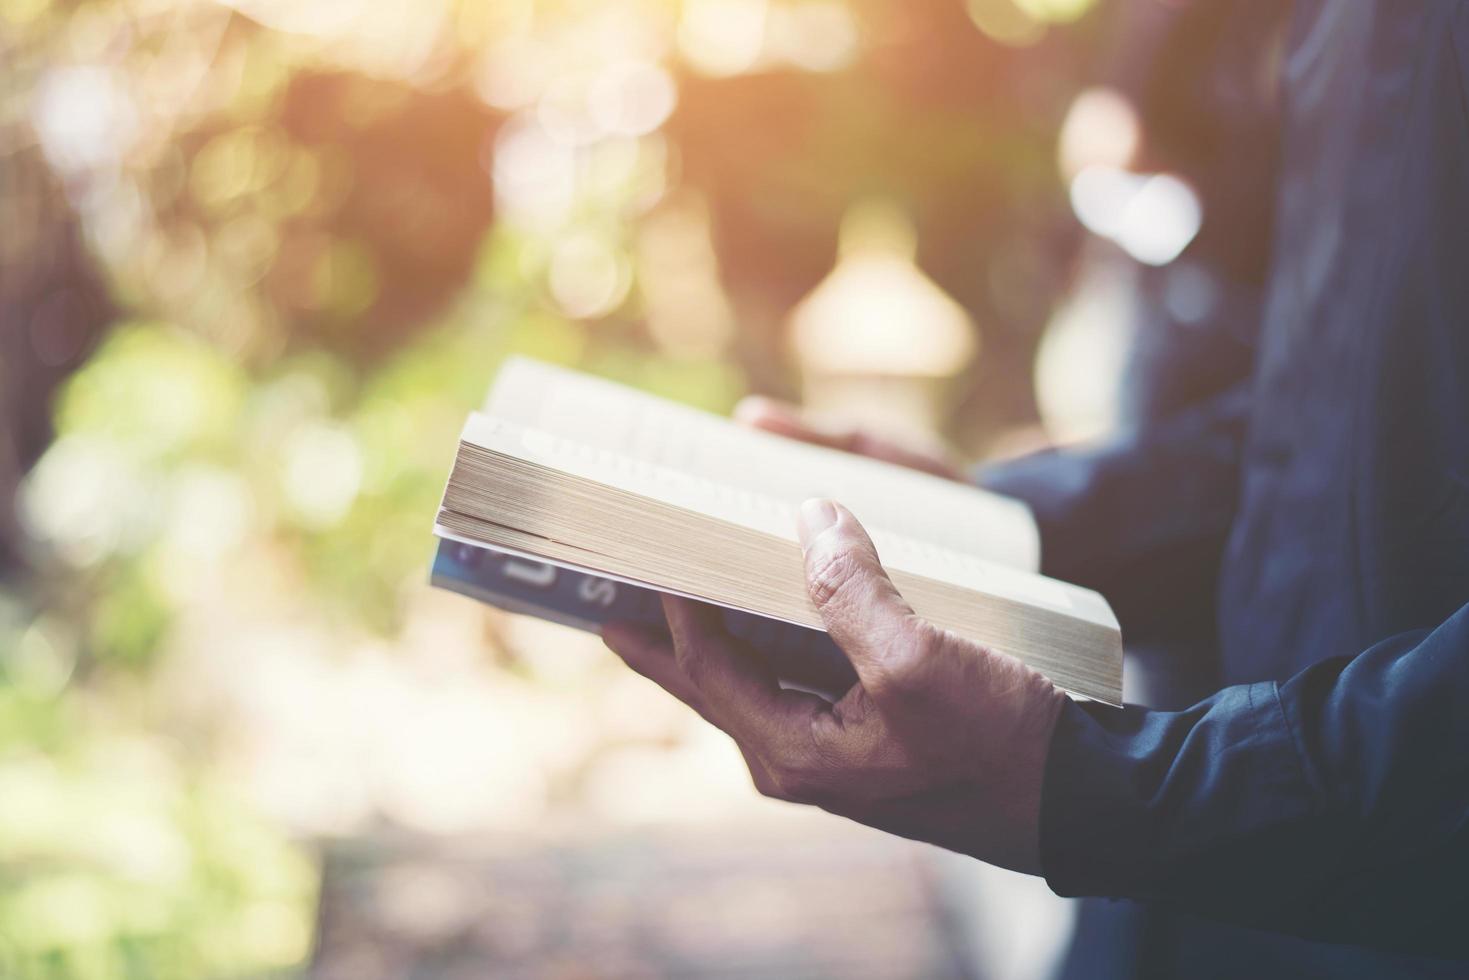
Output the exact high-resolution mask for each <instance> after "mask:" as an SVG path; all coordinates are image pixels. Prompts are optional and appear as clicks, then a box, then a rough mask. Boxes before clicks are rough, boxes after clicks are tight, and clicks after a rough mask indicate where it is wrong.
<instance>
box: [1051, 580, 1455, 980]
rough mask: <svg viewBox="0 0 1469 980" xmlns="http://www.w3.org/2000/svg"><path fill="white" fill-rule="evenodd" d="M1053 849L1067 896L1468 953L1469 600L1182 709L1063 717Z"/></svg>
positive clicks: (1058, 881)
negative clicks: (1286, 675) (1429, 621)
mask: <svg viewBox="0 0 1469 980" xmlns="http://www.w3.org/2000/svg"><path fill="white" fill-rule="evenodd" d="M1041 852H1042V865H1043V867H1044V870H1045V874H1046V878H1047V880H1048V881H1049V883H1050V885H1051V887H1052V888H1053V889H1054V890H1055V891H1056V892H1057V893H1059V894H1061V895H1067V896H1076V895H1094V896H1111V897H1125V898H1132V899H1139V900H1152V901H1158V902H1166V903H1169V904H1171V905H1173V906H1175V907H1177V908H1179V909H1181V910H1185V911H1191V912H1196V913H1199V914H1203V915H1208V916H1212V917H1215V918H1220V919H1225V920H1229V921H1233V922H1237V923H1240V924H1243V925H1248V926H1254V927H1258V928H1266V929H1271V930H1275V931H1279V932H1285V933H1291V934H1295V935H1300V936H1303V937H1307V938H1311V939H1317V940H1324V941H1328V942H1339V943H1349V944H1356V945H1372V946H1377V947H1381V948H1384V949H1393V950H1397V951H1403V952H1412V953H1416V954H1423V955H1440V956H1450V957H1469V929H1465V921H1466V919H1465V916H1466V912H1469V885H1466V884H1465V883H1466V882H1469V606H1465V607H1464V608H1462V609H1460V610H1459V612H1458V613H1456V614H1455V615H1454V616H1453V617H1451V618H1450V619H1449V620H1448V621H1446V622H1445V623H1444V624H1443V625H1441V626H1440V627H1438V628H1437V629H1435V630H1433V631H1432V632H1431V633H1430V632H1419V633H1408V634H1403V635H1400V636H1396V637H1393V638H1391V639H1389V640H1386V641H1384V642H1382V643H1379V644H1378V645H1376V646H1374V647H1372V648H1371V649H1369V650H1367V651H1366V652H1363V653H1361V654H1359V655H1358V656H1356V657H1343V658H1339V659H1334V660H1327V661H1323V662H1321V663H1318V664H1316V665H1315V666H1313V667H1311V668H1310V669H1308V670H1306V671H1304V672H1303V673H1301V674H1299V675H1297V676H1296V677H1294V678H1292V679H1291V680H1289V681H1288V682H1286V683H1285V684H1283V685H1277V684H1275V683H1264V684H1252V685H1247V686H1240V687H1231V688H1227V689H1225V690H1223V691H1220V692H1219V693H1218V694H1216V695H1214V696H1213V697H1211V698H1209V699H1207V700H1205V701H1203V702H1201V703H1199V704H1197V705H1195V706H1194V707H1192V708H1190V709H1188V710H1186V711H1180V712H1158V711H1148V710H1145V709H1137V708H1127V709H1125V710H1123V711H1116V710H1115V709H1106V710H1090V709H1088V708H1086V707H1083V706H1081V705H1077V704H1068V705H1067V707H1066V708H1065V709H1064V710H1063V712H1062V715H1061V718H1060V720H1059V722H1058V724H1057V727H1056V732H1055V735H1054V737H1053V740H1052V743H1051V751H1050V756H1049V759H1048V762H1047V766H1046V776H1045V787H1044V794H1043V801H1042V813H1041Z"/></svg>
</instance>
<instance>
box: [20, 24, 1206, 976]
mask: <svg viewBox="0 0 1469 980" xmlns="http://www.w3.org/2000/svg"><path fill="white" fill-rule="evenodd" d="M1119 6H1120V5H1117V4H1106V3H1103V4H1101V7H1100V8H1099V9H1094V3H1093V0H967V3H966V2H965V0H864V2H861V3H858V2H856V0H850V2H844V0H416V2H412V3H409V2H405V0H374V2H369V0H320V2H312V3H293V2H288V0H232V2H220V0H193V2H191V0H180V2H165V0H91V2H80V3H78V2H65V3H63V2H54V0H0V494H3V497H4V500H5V501H6V504H7V505H6V506H5V507H4V508H3V509H0V882H3V883H0V974H3V975H5V976H18V977H85V978H93V977H95V978H111V977H181V978H185V977H186V978H200V977H209V978H212V977H273V976H298V975H307V974H309V975H313V976H322V977H352V978H373V977H379V976H380V977H409V976H413V977H468V976H526V977H532V976H534V977H540V976H550V977H593V976H664V975H675V976H690V975H693V976H744V975H751V974H757V973H762V972H763V973H765V974H767V975H779V976H810V977H817V976H847V977H852V976H873V977H880V976H957V977H979V976H995V977H1016V978H1024V977H1041V976H1045V975H1046V973H1047V971H1048V970H1049V969H1050V967H1051V964H1052V963H1053V961H1054V958H1055V956H1056V955H1057V953H1058V950H1059V948H1060V944H1061V943H1062V942H1063V941H1064V938H1065V935H1066V930H1067V915H1068V909H1067V907H1066V905H1065V904H1064V903H1062V902H1060V901H1059V900H1056V899H1053V898H1051V897H1050V895H1049V893H1048V892H1047V891H1046V889H1045V886H1044V884H1043V883H1041V882H1038V881H1033V880H1025V879H1020V878H1018V877H1014V876H1010V875H1007V874H1004V873H1001V872H994V871H987V870H985V869H982V868H980V867H978V866H977V865H975V864H974V863H972V862H968V861H965V860H962V859H955V858H951V857H948V856H944V855H941V854H939V853H938V852H935V851H932V850H929V849H925V848H919V847H915V846H912V845H909V844H907V843H906V842H901V841H897V840H893V839H888V838H884V837H882V836H880V835H877V834H875V833H869V832H867V831H865V830H861V829H858V828H855V827H851V826H848V825H846V824H844V823H842V822H840V821H837V820H835V819H833V818H827V817H824V816H822V815H820V814H813V813H808V812H803V811H799V810H796V809H794V808H791V807H788V806H784V805H781V804H776V803H772V802H770V801H765V800H762V799H760V798H759V797H758V796H756V794H755V793H754V791H753V790H752V789H751V787H750V786H749V784H748V779H747V777H746V775H745V773H744V771H743V769H742V767H741V765H740V762H739V759H738V756H737V754H736V753H735V752H734V751H733V750H732V748H731V747H730V746H728V745H727V744H725V743H724V741H723V740H722V739H721V738H720V737H718V736H716V735H714V734H711V733H710V732H709V731H707V730H706V729H704V728H703V727H701V726H700V725H699V724H698V723H697V720H696V719H695V718H694V717H693V716H692V714H690V713H689V712H687V711H686V710H684V709H682V708H681V707H679V706H677V705H675V704H674V703H673V702H671V701H670V700H668V699H666V698H664V697H663V696H661V695H660V693H659V692H657V691H656V690H654V689H653V688H652V687H651V686H650V685H648V684H647V683H646V682H644V681H643V680H641V679H640V678H638V677H635V676H633V675H631V674H630V673H628V672H626V671H625V670H623V669H621V668H620V665H617V664H615V663H614V661H613V658H611V657H610V655H608V654H606V653H605V651H603V650H602V649H601V648H600V645H599V644H598V642H597V641H596V640H595V639H594V638H589V637H586V636H583V635H580V634H576V633H572V632H569V631H566V630H563V629H560V628H558V627H555V626H551V625H547V624H543V623H539V622H531V621H525V620H521V619H516V618H513V617H510V616H507V615H504V614H501V613H499V612H496V611H494V610H490V609H487V608H484V607H481V606H479V605H477V604H475V603H473V602H470V601H468V600H465V599H461V598H459V597H456V596H452V595H448V594H444V593H436V592H434V591H432V590H430V589H429V588H428V587H427V585H426V569H427V563H428V559H429V557H430V554H431V550H432V540H431V537H430V528H431V526H432V523H433V515H434V511H435V507H436V504H437V500H438V496H439V493H440V492H441V489H442V483H443V480H444V478H445V475H446V473H447V469H448V466H449V463H450V461H451V457H452V453H453V448H454V444H455V439H456V436H457V434H458V430H459V427H460V425H461V423H462V420H463V418H464V415H465V413H466V412H467V411H469V410H471V409H473V408H474V407H476V405H477V404H478V403H479V401H480V399H481V398H482V397H483V394H484V392H485V390H486V389H487V387H488V385H489V383H490V381H491V379H492V378H493V376H494V373H495V370H496V367H497V365H498V364H499V363H500V361H501V360H502V359H503V358H504V357H505V356H506V355H508V354H511V353H524V354H530V355H533V356H536V357H540V358H544V359H547V360H551V361H555V362H559V363H563V364H568V365H571V366H574V367H578V368H581V369H584V370H588V371H592V372H595V373H598V374H602V375H605V376H608V377H611V378H615V379H618V380H621V381H624V382H628V383H632V384H635V385H637V386H640V387H642V388H645V389H647V390H650V391H653V392H656V393H658V394H661V395H664V396H667V397H671V398H675V399H679V400H682V401H686V402H689V403H693V404H696V405H699V406H702V407H704V408H708V409H712V410H715V411H721V412H722V411H727V410H728V409H729V408H730V407H731V406H732V405H733V403H734V402H735V400H737V399H738V398H739V397H740V396H741V395H743V394H745V393H747V392H752V391H756V392H762V393H766V394H773V395H777V396H780V397H785V398H792V399H800V400H804V401H806V402H808V403H809V404H812V405H813V406H815V407H817V408H820V409H823V410H826V411H829V412H832V413H838V414H842V415H846V416H849V417H855V418H857V419H859V420H862V421H865V422H866V423H868V424H872V425H876V426H879V427H882V428H887V429H894V430H902V431H911V432H917V431H937V432H939V433H941V434H942V435H943V436H944V437H945V438H947V439H948V440H949V441H951V442H952V444H953V445H954V446H956V447H957V448H958V449H959V450H960V452H961V453H962V454H963V455H964V456H965V457H967V458H969V459H971V460H979V459H981V458H985V457H991V456H994V455H997V454H1011V453H1016V452H1020V451H1022V450H1024V449H1026V448H1030V447H1035V446H1040V445H1045V444H1048V443H1053V442H1058V441H1059V442H1067V441H1071V440H1076V439H1081V438H1086V437H1089V436H1094V435H1098V434H1101V433H1104V432H1106V431H1107V430H1108V429H1109V428H1111V427H1113V426H1114V425H1116V424H1117V416H1118V412H1119V411H1122V410H1123V409H1120V408H1119V407H1118V406H1119V400H1118V391H1119V388H1118V386H1119V379H1120V378H1122V376H1123V374H1124V371H1125V367H1126V364H1127V361H1128V357H1129V353H1128V352H1129V350H1131V349H1132V345H1133V339H1132V338H1133V334H1134V332H1135V331H1136V330H1137V329H1138V328H1137V323H1138V317H1137V315H1136V310H1137V307H1138V304H1139V302H1141V300H1140V299H1139V295H1140V290H1139V283H1140V282H1143V281H1145V278H1146V276H1148V275H1150V274H1151V273H1150V272H1149V271H1148V270H1150V269H1151V270H1156V269H1162V268H1165V267H1166V268H1168V269H1170V270H1173V271H1172V272H1170V276H1171V278H1170V279H1169V286H1168V291H1167V298H1168V302H1170V303H1175V304H1177V305H1178V309H1177V310H1175V312H1176V313H1177V316H1178V317H1182V318H1186V317H1187V315H1188V314H1189V311H1190V310H1193V311H1194V312H1195V314H1198V310H1199V309H1200V308H1201V304H1203V305H1204V306H1207V304H1208V302H1209V299H1210V296H1211V293H1210V288H1211V286H1210V283H1209V282H1208V280H1207V279H1206V278H1200V274H1199V273H1198V272H1197V270H1191V268H1190V267H1189V266H1188V265H1187V264H1186V261H1184V262H1180V261H1175V260H1177V259H1178V257H1179V256H1180V254H1182V253H1184V252H1185V250H1186V249H1187V248H1188V247H1189V245H1190V243H1191V242H1192V240H1193V239H1194V237H1195V234H1196V233H1197V232H1198V230H1199V227H1200V223H1201V220H1202V210H1201V209H1202V205H1201V203H1200V198H1199V195H1198V194H1197V193H1196V192H1195V190H1194V189H1193V187H1192V186H1191V185H1190V183H1189V182H1188V181H1187V180H1185V179H1183V178H1182V177H1181V176H1179V172H1182V171H1186V168H1181V167H1173V168H1172V169H1169V167H1166V166H1164V165H1163V164H1162V163H1159V162H1158V161H1156V160H1149V159H1147V156H1146V154H1143V153H1141V152H1140V149H1139V148H1140V146H1142V145H1143V134H1142V130H1141V123H1140V122H1139V116H1138V110H1137V109H1136V108H1135V106H1134V103H1133V101H1130V100H1129V99H1128V98H1127V97H1126V96H1125V95H1124V94H1121V91H1120V90H1119V89H1118V88H1117V87H1111V88H1106V87H1097V86H1098V81H1099V77H1100V74H1101V73H1100V70H1099V65H1101V64H1103V63H1104V62H1105V61H1106V57H1105V55H1106V52H1108V51H1115V48H1116V38H1117V31H1118V29H1117V26H1116V24H1117V18H1116V17H1113V16H1111V15H1112V14H1113V13H1115V12H1116V11H1117V8H1118V7H1119ZM1138 6H1143V7H1149V8H1151V7H1158V8H1159V10H1160V11H1161V10H1162V9H1163V8H1165V7H1169V6H1171V5H1159V4H1152V3H1143V4H1139V5H1138ZM1148 16H1155V17H1162V16H1164V14H1162V13H1150V14H1149V15H1148ZM1146 19H1147V18H1146V17H1145V18H1144V20H1146ZM1198 315H1201V314H1198Z"/></svg>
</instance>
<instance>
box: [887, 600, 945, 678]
mask: <svg viewBox="0 0 1469 980" xmlns="http://www.w3.org/2000/svg"><path fill="white" fill-rule="evenodd" d="M943 639H944V634H943V631H942V630H940V629H939V628H938V627H936V626H934V625H933V624H932V623H929V622H928V621H927V620H924V619H920V618H918V617H917V616H913V615H909V616H906V617H905V618H904V620H903V622H902V624H901V625H900V626H899V627H898V628H897V629H896V630H895V631H894V635H893V638H892V641H891V642H890V643H889V644H888V647H887V649H886V651H885V653H884V656H883V657H882V658H881V659H880V660H879V661H878V663H877V664H876V665H874V670H873V674H874V675H875V680H876V683H877V686H878V687H879V688H881V689H882V691H883V692H884V693H887V694H890V695H892V694H897V695H903V694H911V693H914V692H916V691H917V690H918V689H919V688H921V687H922V684H923V678H924V676H925V675H926V674H927V673H928V670H927V668H928V667H929V666H930V665H931V664H932V661H933V658H934V657H935V656H937V655H938V653H939V651H940V649H941V648H942V646H943Z"/></svg>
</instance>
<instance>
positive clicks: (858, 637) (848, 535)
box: [800, 499, 922, 694]
mask: <svg viewBox="0 0 1469 980" xmlns="http://www.w3.org/2000/svg"><path fill="white" fill-rule="evenodd" d="M800 534H801V547H802V549H803V550H804V551H805V553H806V587H807V589H808V591H809V592H810V595H811V601H812V603H814V604H815V606H816V611H817V612H819V613H820V614H821V620H822V622H823V623H824V624H825V625H826V630H827V632H828V633H830V634H831V638H832V639H833V640H835V641H836V644H837V646H839V647H841V648H842V650H843V652H845V653H846V655H847V658H848V659H849V660H851V661H852V666H853V668H855V669H856V671H857V676H858V678H859V679H860V680H861V681H862V686H863V687H864V688H866V689H867V691H868V693H870V694H871V693H875V692H876V689H877V688H881V687H884V686H886V685H887V681H888V680H890V679H891V678H892V676H893V673H894V669H895V667H896V666H897V665H898V664H900V663H904V662H906V661H908V660H910V659H911V657H910V656H909V655H910V654H911V653H913V652H915V649H916V647H917V646H918V645H919V644H920V643H921V641H922V631H921V630H920V629H919V627H920V625H921V623H920V621H919V620H918V617H917V616H915V615H914V613H913V609H912V607H911V606H909V605H908V603H907V601H906V600H904V599H903V597H902V596H901V595H899V594H898V590H897V588H895V587H894V586H893V583H892V580H891V579H889V578H888V575H887V572H885V571H884V570H883V567H882V563H881V562H880V561H879V560H878V556H877V549H876V548H875V547H873V544H872V539H871V538H869V537H868V536H867V532H866V531H864V530H863V529H862V525H861V524H859V523H858V522H857V518H855V517H853V516H852V512H851V511H849V510H847V509H846V508H845V507H843V506H842V505H841V504H838V503H836V502H834V501H830V500H819V499H814V500H808V501H806V502H805V503H804V504H802V505H801V515H800Z"/></svg>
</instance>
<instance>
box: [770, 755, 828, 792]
mask: <svg viewBox="0 0 1469 980" xmlns="http://www.w3.org/2000/svg"><path fill="white" fill-rule="evenodd" d="M826 776H827V773H826V769H825V767H824V766H822V765H821V764H820V762H819V761H818V760H817V759H815V758H813V757H812V755H811V754H809V753H806V752H794V751H790V750H787V751H786V752H784V753H782V755H781V757H780V758H779V759H778V761H776V762H775V763H774V764H773V765H772V766H771V768H770V777H771V781H772V782H773V783H774V784H775V789H776V790H777V791H778V792H779V793H780V794H781V795H783V796H785V797H787V798H788V799H794V800H802V801H808V802H809V801H811V800H814V799H816V798H817V797H819V796H820V795H821V793H822V791H823V788H824V787H825V785H826V783H827V778H826Z"/></svg>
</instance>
